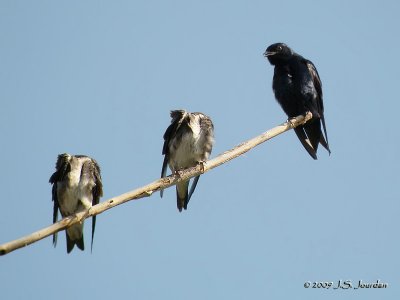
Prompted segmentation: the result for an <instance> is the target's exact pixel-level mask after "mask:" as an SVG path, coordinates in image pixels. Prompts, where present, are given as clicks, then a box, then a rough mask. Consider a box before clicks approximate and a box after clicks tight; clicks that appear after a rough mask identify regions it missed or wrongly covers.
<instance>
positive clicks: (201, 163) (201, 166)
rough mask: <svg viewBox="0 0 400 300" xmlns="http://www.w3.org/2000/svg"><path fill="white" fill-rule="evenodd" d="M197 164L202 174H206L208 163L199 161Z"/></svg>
mask: <svg viewBox="0 0 400 300" xmlns="http://www.w3.org/2000/svg"><path fill="white" fill-rule="evenodd" d="M197 164H198V165H200V172H201V174H204V172H205V169H204V166H205V164H206V162H205V161H203V160H201V161H198V162H197Z"/></svg>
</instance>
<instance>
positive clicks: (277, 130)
mask: <svg viewBox="0 0 400 300" xmlns="http://www.w3.org/2000/svg"><path fill="white" fill-rule="evenodd" d="M311 118H312V114H311V113H310V112H308V113H307V114H306V115H305V116H298V117H296V118H293V119H290V120H289V121H287V122H285V123H283V124H281V125H279V126H277V127H274V128H272V129H270V130H268V131H266V132H264V133H262V134H261V135H259V136H257V137H255V138H253V139H250V140H248V141H246V142H244V143H241V144H240V145H238V146H236V147H235V148H233V149H231V150H228V151H226V152H224V153H222V154H220V155H218V156H217V157H215V158H213V159H211V160H208V161H207V162H205V163H204V164H203V165H198V166H196V167H193V168H189V169H186V170H183V171H182V172H180V174H179V175H170V176H167V177H164V178H161V179H159V180H156V181H154V182H152V183H150V184H148V185H146V186H143V187H141V188H138V189H136V190H133V191H130V192H127V193H125V194H122V195H119V196H116V197H113V198H111V199H109V200H106V201H103V202H101V203H99V204H97V205H94V206H92V208H90V209H89V211H83V212H79V213H76V214H74V215H71V216H69V217H66V218H64V219H62V220H60V221H59V222H57V223H54V224H53V225H50V226H48V227H45V228H43V229H40V230H38V231H36V232H34V233H32V234H30V235H27V236H24V237H22V238H19V239H17V240H13V241H10V242H8V243H5V244H3V245H0V255H5V254H7V253H9V252H12V251H14V250H16V249H19V248H22V247H25V246H27V245H30V244H32V243H35V242H37V241H39V240H41V239H44V238H45V237H48V236H50V235H52V234H54V233H56V232H58V231H61V230H64V229H66V228H68V227H70V226H72V225H73V224H76V223H79V222H83V221H84V220H85V219H86V218H89V217H92V216H95V215H98V214H101V213H102V212H104V211H106V210H108V209H110V208H113V207H115V206H117V205H120V204H123V203H125V202H128V201H131V200H137V199H140V198H143V197H149V196H151V195H152V194H153V193H154V192H157V191H159V190H161V189H165V188H168V187H170V186H172V185H175V184H177V183H178V182H180V181H183V180H187V179H189V178H192V177H195V176H198V175H201V174H203V173H205V172H208V171H209V170H211V169H214V168H216V167H218V166H220V165H222V164H224V163H226V162H228V161H230V160H232V159H234V158H236V157H238V156H240V155H242V154H244V153H246V152H247V151H249V150H251V149H252V148H254V147H256V146H258V145H259V144H261V143H264V142H265V141H268V140H269V139H272V138H273V137H275V136H277V135H279V134H281V133H284V132H286V131H288V130H290V129H292V128H295V127H297V126H299V125H302V124H304V123H306V122H307V121H308V120H310V119H311Z"/></svg>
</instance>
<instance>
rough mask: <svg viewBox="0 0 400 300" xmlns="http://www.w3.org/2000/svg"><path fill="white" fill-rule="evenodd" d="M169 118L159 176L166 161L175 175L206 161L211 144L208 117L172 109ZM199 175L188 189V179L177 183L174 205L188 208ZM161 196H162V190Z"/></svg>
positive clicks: (163, 175)
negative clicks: (169, 122) (169, 123)
mask: <svg viewBox="0 0 400 300" xmlns="http://www.w3.org/2000/svg"><path fill="white" fill-rule="evenodd" d="M171 118H172V120H171V125H170V126H169V127H168V128H167V130H166V131H165V133H164V146H163V150H162V154H163V155H165V156H164V162H163V166H162V170H161V178H162V177H165V175H166V173H167V164H168V165H169V167H170V169H171V171H172V173H174V174H176V173H178V172H179V171H180V170H183V169H187V168H190V167H195V166H196V165H197V164H199V163H203V162H205V161H206V160H207V159H208V157H209V155H210V154H211V150H212V146H213V143H214V125H213V123H212V121H211V119H210V118H209V117H208V116H206V115H204V114H202V113H199V112H195V113H190V112H187V111H185V110H173V111H171ZM199 178H200V175H199V176H196V177H195V178H194V181H193V183H192V186H191V188H190V192H188V189H189V180H187V181H183V182H180V183H178V184H177V185H176V197H177V207H178V210H179V211H180V212H181V211H182V208H183V209H187V205H188V203H189V200H190V198H191V196H192V194H193V192H194V190H195V188H196V185H197V182H198V181H199ZM160 195H161V197H162V195H163V191H162V190H161V191H160Z"/></svg>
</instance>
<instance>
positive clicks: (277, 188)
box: [0, 0, 400, 300]
mask: <svg viewBox="0 0 400 300" xmlns="http://www.w3.org/2000/svg"><path fill="white" fill-rule="evenodd" d="M399 11H400V2H399V1H265V0H264V1H228V0H226V1H151V0H150V1H149V0H146V1H4V0H3V1H0V101H1V111H0V132H1V152H0V153H1V155H0V165H1V172H0V185H1V191H2V200H1V209H0V243H3V242H7V241H10V240H13V239H16V238H19V237H21V236H24V235H26V234H29V233H31V232H34V231H36V230H38V229H40V228H43V227H46V226H48V225H49V224H51V221H52V207H53V206H52V205H53V203H52V201H51V186H50V184H49V183H48V179H49V177H50V175H51V174H52V173H53V172H54V165H55V162H56V158H57V155H58V154H59V153H63V152H68V153H72V154H86V155H89V156H92V157H94V158H95V159H96V160H97V161H98V162H99V164H100V166H101V168H102V177H103V183H104V197H103V198H102V200H101V201H104V200H106V199H109V198H111V197H113V196H117V195H119V194H122V193H124V192H127V191H130V190H132V189H135V188H137V187H140V186H142V185H145V184H147V183H149V182H152V181H154V180H156V179H157V178H158V177H159V175H160V171H161V165H162V160H163V157H162V155H161V149H162V145H163V139H162V136H163V134H164V131H165V129H166V128H167V126H168V125H169V123H170V117H169V111H170V110H171V109H187V110H189V111H201V112H203V113H205V114H207V115H209V116H210V117H211V118H212V119H213V121H214V125H215V135H216V143H215V145H214V149H213V153H212V156H211V157H214V156H216V155H217V154H219V153H222V152H224V151H226V150H228V149H230V148H232V147H233V146H235V145H237V144H239V143H241V142H242V141H244V140H247V139H249V138H252V137H254V136H256V135H258V134H260V133H262V132H264V131H265V130H267V129H269V128H272V127H274V126H276V125H278V124H280V123H282V122H284V121H285V120H286V116H285V114H284V113H283V111H282V110H281V108H280V107H279V105H278V104H277V103H276V101H275V99H274V96H273V92H272V88H271V84H272V75H273V68H272V66H271V65H270V64H269V63H268V61H267V60H266V59H265V58H264V57H263V55H262V54H263V52H264V51H265V49H266V47H267V46H269V45H270V44H272V43H275V42H285V43H287V44H288V45H289V46H291V47H292V48H293V49H294V50H295V51H296V52H298V53H300V54H301V55H303V56H304V57H306V58H308V59H311V60H312V61H313V62H314V64H315V65H316V67H317V69H318V71H319V74H320V76H321V80H322V83H323V91H324V103H325V116H326V122H327V129H328V136H329V142H330V146H331V150H332V155H331V156H329V155H328V153H327V152H326V151H325V150H324V149H323V148H321V149H319V152H318V157H319V160H318V161H313V160H312V159H311V158H310V157H309V155H308V154H307V152H306V151H305V150H304V149H303V147H302V146H301V144H300V142H299V141H298V140H297V138H296V136H295V134H294V133H293V132H288V133H285V134H283V135H281V136H279V137H277V138H275V139H273V140H271V141H270V142H268V143H265V144H263V145H261V146H259V147H257V148H256V149H254V150H253V151H251V152H249V153H247V154H246V155H245V156H243V157H240V158H238V159H236V160H233V161H231V162H230V163H228V164H225V165H223V166H221V167H219V168H217V169H214V170H212V171H211V172H209V173H207V174H205V175H203V176H202V178H201V179H200V181H199V185H198V187H197V190H196V192H195V193H194V195H193V197H192V199H191V202H190V203H189V207H188V210H187V211H185V212H182V213H179V212H178V211H177V209H176V198H175V190H174V188H171V189H168V190H166V191H165V194H164V198H163V199H160V197H159V193H157V194H154V195H153V196H152V197H150V198H146V199H141V200H139V201H133V202H129V203H127V204H125V205H122V206H119V207H116V208H114V209H112V210H109V211H107V212H105V213H104V214H101V215H99V216H98V221H97V228H96V236H95V241H94V251H93V253H92V254H91V253H90V250H89V245H90V224H91V222H90V221H87V222H86V227H85V236H86V239H85V242H86V246H87V250H86V251H85V252H81V251H79V250H78V249H74V251H73V252H72V253H71V254H70V255H67V253H66V245H65V237H64V236H65V233H64V232H61V233H60V235H59V243H58V245H57V247H56V248H53V246H52V243H51V238H46V239H44V240H42V241H40V242H37V243H35V244H33V245H30V246H28V247H26V248H23V249H19V250H17V251H15V252H13V253H10V254H8V255H6V256H4V257H0V298H1V299H49V298H54V299H60V300H63V299H72V298H74V299H97V300H102V299H173V300H175V299H177V300H179V299H202V300H203V299H230V300H234V299H378V298H379V299H395V298H396V296H398V295H400V273H399V270H400V263H399V253H400V243H399V239H400V237H399V227H400V221H399V212H400V204H399V203H400V192H399V184H400V175H399V158H398V154H399V147H400V141H399V132H398V127H399V125H398V123H399V122H398V120H399V116H398V112H399V111H400V105H399V99H398V97H399V96H398V94H399V93H398V89H399V86H400V76H399V70H400V63H399V57H398V55H399V52H400V40H399V29H400V19H399V15H398V13H399ZM340 279H341V280H351V281H352V283H353V284H354V285H357V283H358V281H359V280H363V281H364V282H375V281H376V280H378V279H379V280H380V281H381V282H385V283H388V284H389V287H388V288H387V289H385V290H383V289H381V290H377V289H376V290H371V289H366V290H361V289H358V290H354V289H351V290H333V289H332V288H331V289H329V290H325V289H313V288H309V289H306V288H304V287H303V284H304V282H306V281H310V282H315V281H316V282H319V281H328V282H330V281H333V282H334V284H337V281H338V280H340Z"/></svg>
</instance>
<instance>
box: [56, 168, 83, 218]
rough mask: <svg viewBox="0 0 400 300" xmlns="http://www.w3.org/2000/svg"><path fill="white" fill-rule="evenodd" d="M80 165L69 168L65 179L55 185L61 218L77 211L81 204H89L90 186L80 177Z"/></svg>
mask: <svg viewBox="0 0 400 300" xmlns="http://www.w3.org/2000/svg"><path fill="white" fill-rule="evenodd" d="M81 169H82V164H77V165H75V166H71V171H70V172H69V173H68V174H67V176H66V177H65V179H64V180H63V181H61V182H59V183H58V184H57V193H58V202H59V205H60V211H61V213H62V215H63V216H67V215H70V214H73V213H75V212H77V211H78V209H79V206H80V204H81V203H83V202H87V201H89V202H91V200H90V199H89V198H90V197H91V186H90V184H88V182H86V181H87V180H86V179H85V177H82V176H81V171H82V170H81Z"/></svg>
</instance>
